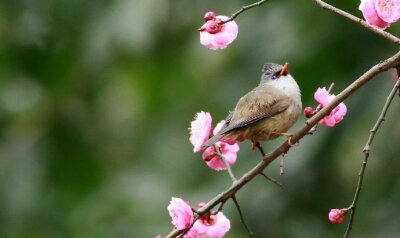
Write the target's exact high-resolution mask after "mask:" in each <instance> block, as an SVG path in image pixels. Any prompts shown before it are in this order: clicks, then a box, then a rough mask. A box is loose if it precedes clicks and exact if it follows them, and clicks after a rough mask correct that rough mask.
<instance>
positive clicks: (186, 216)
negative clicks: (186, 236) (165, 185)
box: [168, 197, 193, 230]
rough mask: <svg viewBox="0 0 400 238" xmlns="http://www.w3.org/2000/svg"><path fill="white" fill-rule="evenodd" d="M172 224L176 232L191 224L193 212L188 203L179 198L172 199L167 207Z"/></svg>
mask: <svg viewBox="0 0 400 238" xmlns="http://www.w3.org/2000/svg"><path fill="white" fill-rule="evenodd" d="M168 211H169V215H170V216H171V218H172V224H173V225H174V226H175V228H176V229H178V230H184V229H186V228H188V227H189V226H191V225H192V223H193V211H192V208H191V207H190V206H189V204H188V203H186V202H185V201H183V200H182V199H180V198H175V197H172V198H171V201H170V204H169V206H168Z"/></svg>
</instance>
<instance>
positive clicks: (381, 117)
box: [344, 80, 400, 238]
mask: <svg viewBox="0 0 400 238" xmlns="http://www.w3.org/2000/svg"><path fill="white" fill-rule="evenodd" d="M399 88H400V80H397V83H396V84H395V85H394V87H393V89H392V91H391V92H390V94H389V95H388V97H387V99H386V103H385V105H384V106H383V108H382V112H381V114H380V115H379V117H378V120H377V121H376V122H375V125H374V127H373V128H372V129H371V131H370V134H369V137H368V140H367V143H366V144H365V147H364V149H363V152H364V160H363V162H362V165H361V169H360V173H359V174H358V183H357V188H356V192H355V194H354V199H353V202H352V203H351V205H350V206H349V209H350V210H351V217H350V221H349V225H348V226H347V229H346V233H345V234H344V237H345V238H346V237H348V236H349V234H350V230H351V228H352V226H353V221H354V214H355V212H356V208H357V202H358V198H359V197H360V192H361V188H362V184H363V179H364V174H365V168H366V167H367V163H368V157H369V152H370V149H371V144H372V141H373V140H374V137H375V134H376V132H377V131H378V129H379V127H380V126H381V124H382V122H383V121H385V116H386V112H387V111H388V109H389V106H390V104H391V103H392V101H393V98H394V95H396V92H397V90H398V89H399Z"/></svg>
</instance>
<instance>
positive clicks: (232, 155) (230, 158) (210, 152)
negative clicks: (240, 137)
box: [202, 120, 239, 171]
mask: <svg viewBox="0 0 400 238" xmlns="http://www.w3.org/2000/svg"><path fill="white" fill-rule="evenodd" d="M224 124H225V120H222V121H220V122H219V123H218V124H217V126H216V127H215V129H214V131H213V134H214V135H215V134H217V133H218V131H219V130H220V129H221V128H222V126H223V125H224ZM215 146H216V147H218V148H219V150H220V152H221V154H222V156H223V157H224V158H225V159H226V161H227V162H228V163H229V164H230V165H233V164H234V163H235V162H236V158H237V152H238V151H239V145H238V144H237V143H236V141H235V140H225V139H223V138H222V139H221V140H220V141H218V142H217V143H215ZM202 158H203V160H204V161H205V162H206V164H207V165H208V167H210V168H212V169H214V170H217V171H219V170H225V169H226V166H225V164H224V162H223V161H222V160H221V158H220V157H219V156H218V155H217V153H216V150H215V147H214V146H210V147H208V148H207V149H206V150H205V151H204V152H203V155H202Z"/></svg>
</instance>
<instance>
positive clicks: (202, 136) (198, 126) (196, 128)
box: [189, 111, 212, 152]
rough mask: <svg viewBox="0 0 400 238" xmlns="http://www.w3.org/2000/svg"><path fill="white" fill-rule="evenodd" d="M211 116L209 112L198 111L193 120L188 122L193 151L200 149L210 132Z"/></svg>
mask: <svg viewBox="0 0 400 238" xmlns="http://www.w3.org/2000/svg"><path fill="white" fill-rule="evenodd" d="M211 122H212V118H211V115H210V113H209V112H203V111H201V112H199V113H197V114H196V117H195V120H194V121H192V122H191V123H190V126H191V127H190V128H189V130H190V138H189V140H190V142H191V143H192V144H193V146H194V149H193V151H194V152H199V151H201V150H202V149H203V148H202V145H203V144H204V142H206V141H207V140H208V138H209V137H210V133H211Z"/></svg>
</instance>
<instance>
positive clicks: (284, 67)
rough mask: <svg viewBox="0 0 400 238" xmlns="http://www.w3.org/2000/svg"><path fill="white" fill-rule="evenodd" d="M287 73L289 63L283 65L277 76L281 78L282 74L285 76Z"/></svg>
mask: <svg viewBox="0 0 400 238" xmlns="http://www.w3.org/2000/svg"><path fill="white" fill-rule="evenodd" d="M288 71H289V63H285V65H284V66H283V68H282V70H281V72H280V73H279V76H282V75H284V74H286V73H287V72H288Z"/></svg>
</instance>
